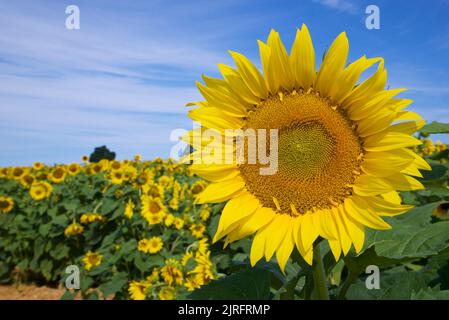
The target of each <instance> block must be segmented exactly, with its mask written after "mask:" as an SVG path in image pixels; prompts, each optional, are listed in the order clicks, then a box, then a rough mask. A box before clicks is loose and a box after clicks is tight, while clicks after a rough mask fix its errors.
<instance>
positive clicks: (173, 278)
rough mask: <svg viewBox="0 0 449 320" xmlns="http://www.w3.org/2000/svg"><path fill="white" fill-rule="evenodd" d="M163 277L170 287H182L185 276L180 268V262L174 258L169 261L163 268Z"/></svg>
mask: <svg viewBox="0 0 449 320" xmlns="http://www.w3.org/2000/svg"><path fill="white" fill-rule="evenodd" d="M161 277H162V279H164V281H165V283H167V284H168V285H169V286H171V285H172V284H174V283H176V284H178V285H182V283H183V281H184V276H183V274H182V271H181V269H180V268H179V262H178V261H176V260H175V259H172V258H170V259H167V260H166V261H165V266H163V267H162V268H161Z"/></svg>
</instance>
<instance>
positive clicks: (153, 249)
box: [148, 237, 164, 254]
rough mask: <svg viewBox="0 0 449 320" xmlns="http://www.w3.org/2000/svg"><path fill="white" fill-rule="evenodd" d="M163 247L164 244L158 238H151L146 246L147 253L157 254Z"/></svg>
mask: <svg viewBox="0 0 449 320" xmlns="http://www.w3.org/2000/svg"><path fill="white" fill-rule="evenodd" d="M163 246H164V243H163V242H162V239H161V238H159V237H151V238H150V239H149V245H148V253H152V254H154V253H158V252H159V251H161V250H162V247H163Z"/></svg>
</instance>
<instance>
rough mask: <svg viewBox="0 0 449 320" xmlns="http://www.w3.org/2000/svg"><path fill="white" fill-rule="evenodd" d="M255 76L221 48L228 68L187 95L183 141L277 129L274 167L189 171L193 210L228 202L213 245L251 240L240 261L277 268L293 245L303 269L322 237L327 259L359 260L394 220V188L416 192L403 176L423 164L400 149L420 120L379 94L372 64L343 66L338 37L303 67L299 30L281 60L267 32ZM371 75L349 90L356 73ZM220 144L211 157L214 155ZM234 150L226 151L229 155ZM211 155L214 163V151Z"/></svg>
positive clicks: (345, 46)
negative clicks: (372, 232)
mask: <svg viewBox="0 0 449 320" xmlns="http://www.w3.org/2000/svg"><path fill="white" fill-rule="evenodd" d="M259 49H260V55H261V62H262V68H263V75H262V74H261V73H260V72H259V70H258V69H257V68H256V67H255V66H254V64H252V63H251V62H250V61H249V60H248V59H247V58H246V57H244V56H243V55H241V54H239V53H236V52H230V53H231V55H232V57H233V59H234V61H235V63H236V66H237V68H236V69H234V68H231V67H229V66H227V65H219V68H220V71H221V73H222V75H223V78H224V79H215V78H210V77H206V76H205V77H204V78H203V79H204V82H205V85H203V84H200V83H198V89H199V91H200V92H201V94H202V95H203V97H204V98H205V100H206V101H201V102H193V103H190V104H189V105H197V106H199V107H198V108H195V109H193V110H190V111H189V116H190V117H191V118H192V119H193V120H195V121H198V122H200V123H201V125H202V127H201V128H200V129H194V130H193V131H191V132H190V133H189V134H188V135H186V136H185V137H184V140H186V141H187V142H189V143H190V144H191V145H192V146H193V147H194V149H195V150H196V151H195V152H194V153H193V154H192V155H190V157H193V156H194V155H195V154H198V153H201V151H202V149H203V148H204V145H205V144H203V142H202V143H199V144H198V143H194V142H195V140H193V141H192V139H191V138H192V137H193V136H194V135H196V134H198V133H199V132H201V130H204V129H213V130H215V131H216V132H218V133H220V134H221V135H222V137H223V139H222V141H224V130H226V129H242V131H243V130H245V129H256V130H257V129H267V130H268V129H278V170H277V171H276V173H275V174H273V175H260V173H259V169H260V168H261V167H262V165H261V164H259V163H256V164H247V163H243V164H214V163H213V162H212V163H211V162H209V163H204V162H203V163H201V164H193V165H192V167H191V168H192V171H193V172H194V173H196V174H198V175H199V176H201V177H203V178H205V179H206V180H209V181H211V182H212V183H211V184H210V185H209V186H207V187H206V189H205V190H204V191H203V192H202V193H201V194H199V195H198V197H197V202H198V203H214V202H222V201H226V200H229V201H228V203H227V204H226V206H225V208H224V210H223V212H222V215H221V218H220V222H219V226H218V230H217V233H216V234H215V237H214V241H217V240H219V239H221V238H223V237H226V239H225V240H226V243H229V242H232V241H236V240H239V239H241V238H243V237H246V236H248V235H251V234H254V233H255V237H254V240H253V243H252V248H251V254H250V260H251V263H252V264H253V265H254V264H255V263H256V262H257V261H259V260H260V259H261V258H262V257H265V258H266V260H269V259H271V257H272V256H273V255H274V254H276V258H277V261H278V263H279V265H280V267H281V269H284V267H285V264H286V262H287V260H288V258H289V256H290V254H291V252H292V250H293V248H294V246H295V245H296V248H297V249H298V251H299V252H300V253H301V255H302V256H303V257H304V259H305V260H306V261H307V262H308V263H309V264H311V263H312V257H313V243H314V242H315V240H316V239H317V238H318V237H319V236H321V237H322V238H325V239H327V240H328V241H329V245H330V248H331V250H332V252H333V254H334V256H335V258H336V259H337V260H338V259H339V257H340V256H341V252H343V254H344V255H346V254H347V253H348V251H349V250H350V248H351V246H352V245H354V247H355V249H356V251H357V252H359V251H360V250H361V249H362V247H363V243H364V236H365V232H364V229H365V227H370V228H373V229H379V230H384V229H389V228H390V226H389V225H388V224H387V223H386V222H385V221H384V220H383V219H382V218H381V217H382V216H392V215H396V214H400V213H404V212H406V211H407V210H409V209H410V208H411V206H408V205H401V199H400V197H399V195H398V193H397V191H408V190H416V189H421V188H423V186H422V184H421V183H420V182H418V181H417V180H416V179H414V178H413V177H412V176H418V177H420V176H421V174H420V172H419V169H425V170H429V169H430V167H429V165H428V164H427V163H426V162H425V161H424V160H423V159H422V158H421V157H419V156H418V155H417V154H415V153H414V152H413V151H411V149H409V147H413V146H416V145H419V144H421V142H420V141H419V140H418V139H416V138H414V137H412V134H413V133H414V132H415V131H417V130H418V129H419V128H421V127H422V126H423V124H424V120H423V119H422V118H421V117H420V116H419V115H417V114H416V113H414V112H411V111H406V110H404V108H405V107H406V106H408V105H409V104H410V103H411V102H412V101H411V100H409V99H402V98H395V96H396V95H397V94H399V93H400V92H402V91H404V89H387V90H386V89H384V88H385V86H386V81H387V72H386V70H385V68H384V61H383V59H382V58H370V59H369V58H366V57H365V56H363V57H361V58H360V59H358V60H356V61H354V62H352V63H350V64H349V65H346V62H347V56H348V51H349V43H348V40H347V37H346V34H345V33H341V34H340V35H339V36H338V37H337V38H336V39H335V41H334V42H333V44H332V45H331V46H330V48H329V50H327V53H326V55H325V57H324V59H323V62H322V64H321V67H320V68H319V70H318V71H316V70H315V52H314V49H313V45H312V40H311V37H310V35H309V31H308V29H307V27H306V26H305V25H303V26H302V28H301V29H298V30H297V33H296V39H295V41H294V43H293V46H292V49H291V52H290V54H288V53H287V51H286V49H285V48H284V45H283V44H282V42H281V39H280V37H279V34H278V33H277V32H276V31H274V30H273V31H271V33H270V35H269V37H268V41H267V43H263V42H261V41H259ZM374 64H377V70H376V71H375V72H374V73H373V74H372V75H371V76H370V77H368V78H367V79H366V80H364V81H363V82H361V83H358V79H359V77H360V76H361V74H362V72H363V71H365V70H366V69H368V68H370V67H371V66H373V65H374ZM222 147H223V150H226V149H224V148H225V147H224V146H222ZM231 152H233V153H234V154H235V153H236V150H235V149H234V150H231ZM220 156H221V155H220Z"/></svg>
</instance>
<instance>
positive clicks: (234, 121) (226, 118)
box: [189, 107, 243, 130]
mask: <svg viewBox="0 0 449 320" xmlns="http://www.w3.org/2000/svg"><path fill="white" fill-rule="evenodd" d="M189 117H190V118H191V119H192V120H194V121H198V122H199V123H201V125H203V126H204V127H206V128H212V129H220V130H226V129H240V128H241V127H242V126H243V121H242V119H241V118H236V117H232V116H230V115H228V114H226V113H224V112H222V111H221V110H220V109H217V108H213V107H207V108H196V109H192V110H190V111H189Z"/></svg>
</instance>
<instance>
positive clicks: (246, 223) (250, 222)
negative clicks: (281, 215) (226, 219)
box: [228, 207, 276, 242]
mask: <svg viewBox="0 0 449 320" xmlns="http://www.w3.org/2000/svg"><path fill="white" fill-rule="evenodd" d="M275 217H276V212H274V211H273V210H272V209H271V208H265V207H262V208H259V209H256V212H254V213H253V214H251V215H250V216H248V217H246V218H245V219H244V220H242V223H241V224H240V226H239V227H238V228H237V229H235V230H233V231H232V232H231V233H229V235H228V240H229V242H234V241H237V240H240V239H243V238H244V237H246V236H249V235H251V234H253V233H254V232H256V231H258V230H259V229H261V228H263V227H265V226H266V225H267V224H268V223H270V222H271V221H272V220H273V219H274V218H275Z"/></svg>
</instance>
